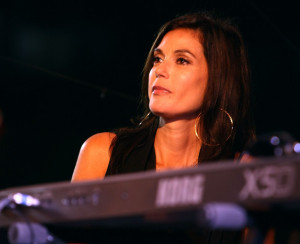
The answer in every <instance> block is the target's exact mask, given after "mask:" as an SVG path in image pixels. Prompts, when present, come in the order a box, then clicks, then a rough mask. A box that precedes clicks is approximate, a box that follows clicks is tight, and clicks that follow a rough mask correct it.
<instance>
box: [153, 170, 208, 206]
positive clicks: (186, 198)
mask: <svg viewBox="0 0 300 244" xmlns="http://www.w3.org/2000/svg"><path fill="white" fill-rule="evenodd" d="M204 181H205V177H204V176H203V175H195V176H185V177H174V178H168V179H162V180H160V181H159V183H158V189H157V194H156V206H157V207H169V206H176V205H186V204H198V203H200V202H201V201H202V195H203V189H204Z"/></svg>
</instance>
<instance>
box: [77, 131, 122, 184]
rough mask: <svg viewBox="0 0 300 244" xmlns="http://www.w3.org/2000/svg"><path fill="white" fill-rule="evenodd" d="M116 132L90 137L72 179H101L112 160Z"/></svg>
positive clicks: (81, 150) (84, 144)
mask: <svg viewBox="0 0 300 244" xmlns="http://www.w3.org/2000/svg"><path fill="white" fill-rule="evenodd" d="M115 136H116V135H115V134H114V133H110V132H103V133H98V134H95V135H93V136H91V137H89V138H88V139H87V140H86V141H85V142H84V143H83V145H82V147H81V149H80V152H79V155H78V159H77V162H76V166H75V169H74V172H73V176H72V181H79V180H90V179H100V178H103V177H104V176H105V173H106V170H107V167H108V163H109V160H110V153H109V149H110V145H111V142H112V140H113V139H114V138H115Z"/></svg>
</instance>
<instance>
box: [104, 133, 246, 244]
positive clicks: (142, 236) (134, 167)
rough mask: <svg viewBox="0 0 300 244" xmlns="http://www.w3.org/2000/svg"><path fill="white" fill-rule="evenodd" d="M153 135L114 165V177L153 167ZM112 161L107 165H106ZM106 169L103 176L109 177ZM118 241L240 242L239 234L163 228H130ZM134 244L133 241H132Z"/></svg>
mask: <svg viewBox="0 0 300 244" xmlns="http://www.w3.org/2000/svg"><path fill="white" fill-rule="evenodd" d="M154 138H155V137H154V136H153V134H152V135H151V134H150V133H149V135H148V136H147V140H146V141H145V143H144V144H143V146H140V147H137V148H135V149H134V150H133V151H132V152H131V154H129V155H128V157H127V159H126V160H125V162H124V163H123V164H122V165H118V174H124V173H132V172H141V171H147V170H154V169H155V168H156V159H155V150H154ZM126 146H127V147H128V145H126V143H125V142H122V143H120V144H116V145H115V147H118V148H114V149H113V151H112V154H113V153H118V151H119V150H120V151H122V149H125V148H126ZM111 163H112V162H109V165H110V164H111ZM110 169H111V167H108V170H107V172H106V176H109V175H113V174H114V173H112V171H111V170H110ZM216 190H219V189H216ZM121 233H122V234H121V237H120V238H121V240H122V242H123V241H124V240H126V241H128V242H130V243H143V244H145V243H156V244H157V243H164V244H165V243H169V242H170V241H172V242H173V243H187V244H188V243H199V244H215V243H216V244H240V243H242V241H241V239H242V238H241V237H242V232H241V231H222V230H217V231H215V230H214V231H209V230H199V229H197V230H195V229H191V230H183V231H182V230H178V229H176V230H171V229H166V228H162V229H160V228H156V229H155V230H149V229H146V230H145V229H139V230H137V229H134V230H133V233H132V234H130V231H129V232H127V231H125V232H124V231H123V232H121ZM135 241H136V242H135Z"/></svg>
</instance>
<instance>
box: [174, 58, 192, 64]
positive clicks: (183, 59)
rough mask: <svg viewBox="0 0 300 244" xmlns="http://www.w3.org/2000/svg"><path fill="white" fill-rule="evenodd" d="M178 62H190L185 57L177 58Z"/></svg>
mask: <svg viewBox="0 0 300 244" xmlns="http://www.w3.org/2000/svg"><path fill="white" fill-rule="evenodd" d="M176 63H178V64H189V63H190V62H189V61H188V60H187V59H185V58H178V59H177V60H176Z"/></svg>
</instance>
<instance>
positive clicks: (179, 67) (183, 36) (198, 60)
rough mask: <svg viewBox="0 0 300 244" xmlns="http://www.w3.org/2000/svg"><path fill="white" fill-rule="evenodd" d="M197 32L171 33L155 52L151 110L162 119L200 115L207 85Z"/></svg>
mask: <svg viewBox="0 0 300 244" xmlns="http://www.w3.org/2000/svg"><path fill="white" fill-rule="evenodd" d="M198 36H199V35H198V32H196V31H193V30H190V29H176V30H172V31H170V32H168V33H167V34H166V35H165V36H164V37H163V39H162V41H161V43H160V44H159V45H158V47H157V48H156V49H155V50H154V60H153V67H152V69H151V71H150V73H149V84H148V96H149V107H150V110H151V111H152V112H153V113H154V114H156V115H158V116H161V117H162V118H165V119H169V120H173V119H189V118H194V117H195V116H197V115H198V113H199V109H200V107H201V104H202V100H203V97H204V92H205V89H206V86H207V80H208V71H207V62H206V59H205V56H204V53H203V46H202V45H201V43H200V41H199V37H198Z"/></svg>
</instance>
